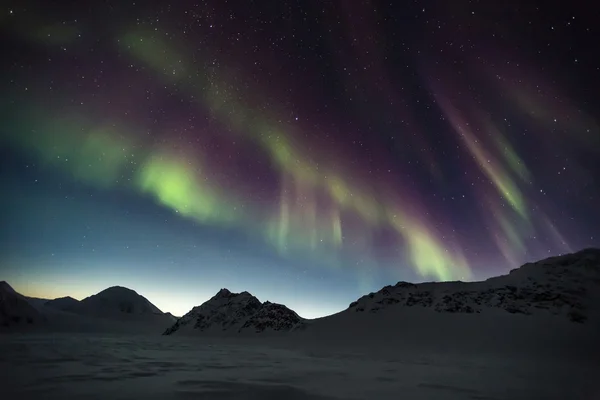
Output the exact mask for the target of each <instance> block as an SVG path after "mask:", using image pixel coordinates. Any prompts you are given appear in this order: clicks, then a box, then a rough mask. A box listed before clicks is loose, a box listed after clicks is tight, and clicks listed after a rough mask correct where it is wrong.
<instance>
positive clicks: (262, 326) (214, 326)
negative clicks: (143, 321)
mask: <svg viewBox="0 0 600 400" xmlns="http://www.w3.org/2000/svg"><path fill="white" fill-rule="evenodd" d="M303 321H304V320H303V319H302V318H300V317H299V316H298V314H296V313H295V312H294V311H292V310H290V309H289V308H287V307H286V306H284V305H281V304H275V303H270V302H268V301H267V302H265V303H261V302H260V301H259V300H258V299H257V298H256V297H254V296H252V295H251V294H250V293H248V292H242V293H231V292H230V291H229V290H227V289H221V290H219V292H218V293H217V294H216V295H215V296H213V297H212V298H211V299H210V300H208V301H206V302H205V303H203V304H201V305H199V306H197V307H194V308H192V310H191V311H190V312H188V313H187V314H185V315H184V316H183V317H181V318H180V319H178V320H177V322H176V323H175V324H174V325H173V326H172V327H170V328H169V329H167V330H166V331H165V332H164V334H165V335H171V334H173V333H176V332H177V333H182V332H188V333H189V332H214V333H217V332H236V333H239V332H264V331H290V330H293V329H295V328H297V327H298V326H299V325H302V324H303Z"/></svg>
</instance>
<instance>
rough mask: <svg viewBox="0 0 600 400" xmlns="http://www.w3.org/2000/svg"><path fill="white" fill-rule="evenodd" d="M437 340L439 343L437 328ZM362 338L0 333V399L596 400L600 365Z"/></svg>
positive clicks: (530, 354) (577, 358) (599, 395)
mask: <svg viewBox="0 0 600 400" xmlns="http://www.w3.org/2000/svg"><path fill="white" fill-rule="evenodd" d="M484 331H485V329H484ZM437 334H438V335H440V340H439V341H440V342H442V341H443V335H444V332H437ZM432 335H433V333H432ZM359 336H360V335H359ZM370 336H371V340H370V341H369V342H368V343H363V344H362V345H360V344H359V343H350V342H344V341H343V340H342V341H339V342H337V343H336V342H335V341H328V340H327V338H325V339H324V340H322V341H321V340H318V341H315V340H314V338H312V337H311V336H305V335H303V334H299V335H297V336H296V337H294V338H293V339H291V337H289V336H279V337H278V336H267V337H264V336H254V337H252V336H247V337H237V338H227V339H224V338H216V337H181V336H179V337H173V336H158V335H156V336H150V335H147V336H132V335H130V336H127V335H109V334H105V335H90V334H85V335H84V334H67V333H60V334H51V333H45V334H23V335H21V334H15V335H5V336H0V387H1V393H2V395H1V398H2V399H23V400H25V399H61V400H63V399H138V398H139V399H186V398H188V399H191V398H194V399H277V400H279V399H290V400H294V399H295V400H299V399H387V398H390V399H391V398H394V399H417V400H420V399H479V400H483V399H487V400H500V399H507V400H508V399H510V400H519V399H523V400H525V399H527V400H532V399H557V400H558V399H560V400H565V399H586V400H587V399H589V400H592V399H598V398H600V383H598V371H600V369H599V368H598V365H597V364H596V363H595V362H594V361H593V358H592V357H590V359H588V360H587V361H585V360H583V359H582V358H581V354H572V356H569V354H565V353H563V352H560V354H559V353H553V352H552V349H550V351H549V352H548V353H547V354H542V353H539V354H535V353H536V352H537V350H535V348H532V350H531V352H527V351H522V349H519V350H516V351H514V352H510V351H505V350H504V349H503V348H502V347H498V348H497V349H498V351H495V350H494V349H495V348H496V347H495V346H494V344H493V342H492V343H491V344H490V348H489V349H488V351H483V349H482V348H481V346H475V347H472V346H463V348H462V349H461V348H458V347H455V348H452V349H446V350H442V349H441V348H440V347H436V346H431V347H430V346H427V345H425V344H424V343H425V342H422V344H420V345H419V344H416V343H410V342H406V341H403V339H402V338H401V337H398V339H397V341H393V340H392V341H390V340H389V338H387V337H386V338H383V339H385V340H380V341H378V340H377V338H376V335H375V336H373V335H370ZM384 336H386V335H384ZM427 339H429V338H427ZM465 343H466V342H465ZM589 350H590V351H592V350H594V349H591V348H590V349H589Z"/></svg>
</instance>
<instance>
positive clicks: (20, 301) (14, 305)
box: [0, 281, 45, 328]
mask: <svg viewBox="0 0 600 400" xmlns="http://www.w3.org/2000/svg"><path fill="white" fill-rule="evenodd" d="M43 322H45V318H44V317H43V315H42V314H41V313H40V312H39V311H38V310H37V309H36V308H35V307H33V306H32V305H31V304H30V303H29V302H28V301H27V298H26V297H25V296H23V295H21V294H19V293H17V292H16V291H15V290H14V289H13V288H12V287H11V286H10V285H9V284H8V283H6V282H5V281H1V282H0V328H12V327H22V326H28V325H32V324H40V323H43Z"/></svg>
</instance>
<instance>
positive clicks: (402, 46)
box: [0, 0, 600, 316]
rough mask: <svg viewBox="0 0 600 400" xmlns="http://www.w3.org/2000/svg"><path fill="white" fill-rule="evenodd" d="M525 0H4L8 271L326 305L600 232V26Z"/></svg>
mask: <svg viewBox="0 0 600 400" xmlns="http://www.w3.org/2000/svg"><path fill="white" fill-rule="evenodd" d="M9 3H11V2H9ZM400 3H402V4H400ZM535 3H536V2H531V4H529V3H528V4H527V5H522V4H520V5H517V4H516V3H515V4H513V5H510V4H507V5H493V6H492V5H490V4H473V3H472V2H466V1H464V2H462V1H459V2H452V5H450V3H447V4H446V2H438V1H432V2H428V1H427V2H426V1H421V2H411V3H410V4H405V2H398V4H394V2H392V4H389V3H385V2H378V1H357V2H349V1H348V2H347V1H333V2H318V1H313V0H308V1H305V2H298V1H281V2H276V3H273V2H259V1H257V2H244V1H216V0H215V1H208V0H207V1H203V2H189V1H180V2H139V3H136V2H127V3H125V2H93V3H90V4H85V5H84V4H83V3H78V2H60V4H53V5H49V4H48V3H46V2H41V1H38V2H34V1H28V2H25V3H22V2H21V3H20V2H12V4H8V5H3V6H2V8H1V9H0V13H1V14H2V15H1V17H0V29H1V30H2V38H3V40H2V46H3V54H4V56H3V58H2V61H1V62H0V63H1V65H2V72H3V73H2V80H1V81H0V85H1V87H2V95H1V100H2V109H1V113H2V120H3V124H2V135H1V142H0V146H1V151H2V154H3V157H2V164H3V168H2V181H1V183H2V187H3V189H2V193H3V200H2V201H3V203H2V207H3V210H5V211H7V212H6V215H7V217H8V218H6V219H5V224H4V229H3V231H4V232H3V236H2V241H1V246H2V247H1V249H2V259H1V260H0V261H1V263H2V264H1V265H0V272H2V275H3V277H4V276H6V278H3V279H6V280H8V281H10V282H11V283H12V284H13V285H14V286H15V287H16V288H17V289H21V291H22V292H24V293H29V294H31V295H38V296H41V297H43V296H47V297H51V296H52V295H56V296H58V295H66V294H71V295H77V294H78V293H81V295H82V296H85V295H87V294H90V292H92V291H93V290H95V289H102V288H104V287H106V286H107V285H108V284H119V285H124V286H130V287H132V288H134V289H136V290H138V291H140V292H142V293H144V294H145V295H147V297H152V298H153V300H154V299H156V304H157V306H159V307H160V308H162V309H164V310H167V311H172V312H173V313H175V314H183V313H185V312H186V311H187V310H189V308H191V307H192V306H194V305H197V304H199V303H200V302H201V301H202V300H205V299H206V298H208V297H210V295H211V294H212V292H215V291H216V290H218V288H220V287H229V288H231V289H233V290H236V289H239V290H249V291H251V292H253V293H255V294H257V295H258V296H259V297H262V296H265V297H266V298H269V299H271V300H273V301H278V302H282V303H286V304H288V305H289V306H291V308H293V309H296V310H298V311H299V312H300V314H302V315H305V316H317V315H324V314H327V313H331V312H335V311H338V310H340V309H341V308H343V307H345V306H346V305H347V303H348V302H349V301H352V300H353V299H354V298H356V297H357V296H358V295H361V294H363V293H364V292H366V291H372V290H376V289H378V288H380V287H381V286H383V285H386V284H390V283H394V282H396V281H398V280H409V281H422V280H472V279H484V278H487V277H489V276H492V275H496V274H500V273H506V272H508V270H510V269H511V268H514V267H517V266H519V265H520V264H522V263H524V262H527V261H532V260H536V259H538V258H542V257H545V256H548V255H554V254H559V253H563V252H568V251H572V250H578V249H580V248H582V247H588V246H594V245H595V246H598V245H599V244H600V232H599V231H598V226H600V211H598V209H599V207H598V204H600V202H599V199H600V196H599V195H600V193H599V192H600V190H599V186H600V185H598V177H599V176H600V161H599V160H600V127H599V126H598V119H597V117H598V115H597V106H598V101H597V93H598V91H597V89H598V88H597V84H596V83H595V82H600V80H599V79H598V78H600V77H599V74H600V70H599V69H598V68H599V66H598V65H597V61H596V60H594V59H593V58H592V57H593V56H592V54H593V53H594V50H595V48H594V46H595V43H596V42H597V39H598V36H599V35H598V33H597V32H596V27H595V24H594V23H593V22H594V21H593V18H591V17H590V16H589V15H588V14H587V13H586V12H585V10H584V9H583V8H582V9H577V7H576V5H575V4H571V5H569V6H568V7H567V8H570V9H567V10H565V9H561V10H559V9H553V8H552V7H553V6H552V5H549V4H546V3H544V2H537V3H538V4H535ZM565 7H566V6H565ZM74 288H75V289H76V290H75V289H74ZM69 290H70V291H71V292H69ZM73 290H75V291H76V292H77V293H73Z"/></svg>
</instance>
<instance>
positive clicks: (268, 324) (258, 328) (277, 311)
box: [240, 301, 303, 332]
mask: <svg viewBox="0 0 600 400" xmlns="http://www.w3.org/2000/svg"><path fill="white" fill-rule="evenodd" d="M302 321H303V319H302V318H300V316H299V315H298V314H296V313H295V312H294V311H292V310H290V309H289V308H287V307H286V306H284V305H282V304H276V303H271V302H268V301H265V302H264V303H263V304H262V307H260V308H259V309H258V311H257V312H256V313H255V314H254V315H252V316H251V317H250V318H249V319H248V320H246V322H245V323H244V325H243V326H242V327H241V328H240V331H253V332H263V331H265V330H267V329H270V330H273V331H291V330H293V329H294V328H296V327H297V326H298V325H299V324H301V323H302Z"/></svg>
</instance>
